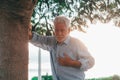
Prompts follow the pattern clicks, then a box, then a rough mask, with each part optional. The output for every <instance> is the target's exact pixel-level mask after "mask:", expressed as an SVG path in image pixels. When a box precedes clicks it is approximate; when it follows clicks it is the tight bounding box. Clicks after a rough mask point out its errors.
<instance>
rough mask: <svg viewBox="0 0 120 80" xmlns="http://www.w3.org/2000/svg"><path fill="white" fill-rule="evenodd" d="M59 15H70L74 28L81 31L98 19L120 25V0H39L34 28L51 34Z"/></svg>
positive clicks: (34, 16) (32, 19)
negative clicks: (56, 17)
mask: <svg viewBox="0 0 120 80" xmlns="http://www.w3.org/2000/svg"><path fill="white" fill-rule="evenodd" d="M57 15H65V16H68V17H70V18H71V19H72V23H71V24H72V28H73V29H79V30H80V31H84V28H87V27H89V25H88V23H97V21H100V22H102V23H107V22H110V21H113V22H114V23H115V26H119V27H120V0H38V4H37V6H36V7H35V9H34V13H33V15H32V18H31V21H32V23H33V30H35V31H36V32H38V33H39V34H43V35H51V33H52V31H53V29H52V26H53V25H52V21H53V18H54V17H55V16H57Z"/></svg>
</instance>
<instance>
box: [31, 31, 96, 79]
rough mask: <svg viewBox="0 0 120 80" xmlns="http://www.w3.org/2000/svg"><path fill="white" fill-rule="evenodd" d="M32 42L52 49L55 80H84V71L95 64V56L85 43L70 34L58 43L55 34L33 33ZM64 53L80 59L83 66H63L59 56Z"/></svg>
mask: <svg viewBox="0 0 120 80" xmlns="http://www.w3.org/2000/svg"><path fill="white" fill-rule="evenodd" d="M30 42H31V43H32V44H34V45H35V46H37V47H40V48H42V49H45V50H48V51H50V57H51V58H50V59H51V67H52V73H53V75H52V76H53V80H84V79H85V74H84V71H87V70H88V69H90V68H91V67H93V65H94V58H93V57H92V56H91V54H90V53H89V51H88V50H87V48H86V47H85V45H84V44H83V43H82V42H81V41H80V40H78V39H76V38H73V37H70V36H68V37H67V39H66V40H65V41H64V42H63V43H62V44H57V41H56V39H55V37H54V36H40V35H38V34H36V33H33V38H32V40H31V41H30ZM64 54H67V55H68V56H69V57H70V58H71V59H73V60H78V61H80V63H81V64H82V66H81V67H80V68H74V67H68V66H67V67H66V66H61V65H60V64H59V63H58V61H57V57H59V56H61V57H64Z"/></svg>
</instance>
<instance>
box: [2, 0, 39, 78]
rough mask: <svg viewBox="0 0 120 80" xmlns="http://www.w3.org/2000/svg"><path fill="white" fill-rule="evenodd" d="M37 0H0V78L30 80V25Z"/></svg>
mask: <svg viewBox="0 0 120 80" xmlns="http://www.w3.org/2000/svg"><path fill="white" fill-rule="evenodd" d="M36 2H37V0H0V80H28V25H29V23H30V19H31V15H32V11H33V8H34V5H35V3H36Z"/></svg>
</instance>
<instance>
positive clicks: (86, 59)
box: [77, 42, 95, 71]
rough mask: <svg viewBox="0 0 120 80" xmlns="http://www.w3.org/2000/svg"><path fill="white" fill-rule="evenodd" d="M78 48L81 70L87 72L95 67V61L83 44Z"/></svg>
mask: <svg viewBox="0 0 120 80" xmlns="http://www.w3.org/2000/svg"><path fill="white" fill-rule="evenodd" d="M78 46H79V47H78V48H77V49H78V50H77V51H78V59H79V61H80V63H81V64H82V65H81V67H80V70H83V71H87V70H88V69H90V68H92V67H93V66H94V64H95V60H94V58H93V57H92V56H91V54H90V52H89V51H88V49H87V47H86V46H85V45H84V44H83V43H82V42H80V44H79V45H78Z"/></svg>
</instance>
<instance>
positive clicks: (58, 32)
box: [54, 23, 70, 43]
mask: <svg viewBox="0 0 120 80" xmlns="http://www.w3.org/2000/svg"><path fill="white" fill-rule="evenodd" d="M54 26H55V31H54V35H55V37H56V40H57V41H58V42H59V43H62V42H63V41H64V40H65V39H66V37H67V36H68V35H69V32H70V29H69V28H67V27H66V25H65V24H63V23H57V24H55V25H54Z"/></svg>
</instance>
